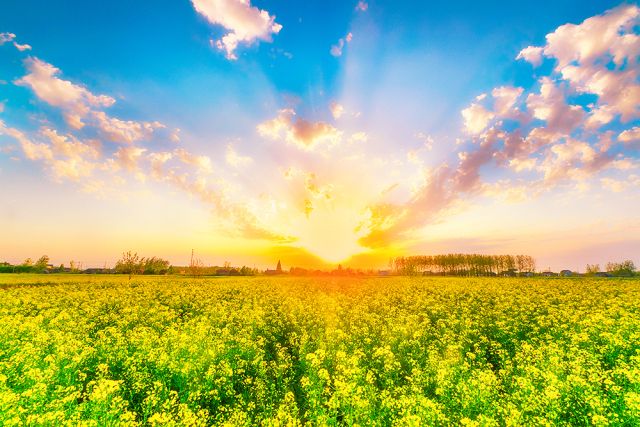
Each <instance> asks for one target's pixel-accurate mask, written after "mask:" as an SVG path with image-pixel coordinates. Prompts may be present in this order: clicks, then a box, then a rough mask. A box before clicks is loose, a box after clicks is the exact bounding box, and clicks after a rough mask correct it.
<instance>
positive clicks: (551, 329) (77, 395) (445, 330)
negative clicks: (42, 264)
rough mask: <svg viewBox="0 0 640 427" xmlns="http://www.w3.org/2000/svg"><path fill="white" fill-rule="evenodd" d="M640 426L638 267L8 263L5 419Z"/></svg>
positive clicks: (1, 307) (1, 388)
mask: <svg viewBox="0 0 640 427" xmlns="http://www.w3.org/2000/svg"><path fill="white" fill-rule="evenodd" d="M65 424H66V425H73V426H75V425H99V426H103V425H221V424H226V425H247V426H253V425H269V426H276V425H300V424H310V425H362V426H364V425H467V426H472V425H482V426H493V425H496V426H509V425H607V424H609V425H626V426H632V425H640V281H639V280H637V279H636V280H622V279H509V278H505V279H495V278H490V279H465V278H372V279H332V278H322V279H300V278H285V277H279V278H264V277H252V278H211V279H186V278H175V277H153V278H148V277H140V278H134V279H133V280H131V282H129V281H128V280H126V278H123V277H119V276H102V277H100V276H80V275H78V276H45V275H41V276H33V275H20V276H13V275H0V425H4V426H11V425H65Z"/></svg>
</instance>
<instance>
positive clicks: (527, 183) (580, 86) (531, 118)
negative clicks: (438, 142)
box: [361, 5, 640, 247]
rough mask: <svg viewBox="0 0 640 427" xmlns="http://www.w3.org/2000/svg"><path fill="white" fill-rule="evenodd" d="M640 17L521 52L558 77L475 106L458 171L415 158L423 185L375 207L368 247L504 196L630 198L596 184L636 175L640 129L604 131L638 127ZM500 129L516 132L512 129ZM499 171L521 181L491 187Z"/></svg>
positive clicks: (616, 13) (586, 27)
mask: <svg viewBox="0 0 640 427" xmlns="http://www.w3.org/2000/svg"><path fill="white" fill-rule="evenodd" d="M639 15H640V12H639V9H638V7H637V6H635V5H622V6H620V7H618V8H615V9H612V10H610V11H607V12H605V13H604V14H602V15H598V16H595V17H592V18H589V19H587V20H585V21H584V22H583V23H581V24H577V25H574V24H566V25H563V26H561V27H559V28H558V29H556V30H555V31H553V32H552V33H550V34H549V35H548V36H547V38H546V44H545V45H544V46H542V47H534V46H529V47H527V48H525V49H523V50H522V51H521V52H520V54H519V55H518V58H517V59H525V60H527V61H529V62H531V63H533V64H534V65H536V66H537V65H540V64H541V63H542V59H543V57H546V58H549V59H551V60H553V61H555V67H554V68H553V69H552V71H551V73H550V74H549V75H546V76H543V77H541V78H540V79H539V82H538V83H539V85H538V86H537V88H536V89H534V90H532V91H531V92H529V93H525V91H524V90H523V89H522V88H516V87H509V86H502V87H497V88H495V89H493V90H492V91H491V92H490V96H489V95H487V94H482V95H480V96H478V97H476V98H475V100H473V101H472V103H471V104H470V106H469V107H467V108H465V109H464V110H463V111H462V116H463V118H464V130H465V132H466V133H467V135H469V136H471V137H472V141H473V144H471V145H469V144H467V143H468V142H469V141H467V140H460V142H461V143H460V144H459V145H460V146H461V147H470V149H469V148H467V149H466V150H465V151H461V152H458V153H457V154H458V161H457V164H456V166H454V167H450V166H448V165H446V164H443V165H441V166H439V167H434V168H427V167H424V165H422V164H421V163H420V162H419V161H418V157H417V156H416V155H415V153H413V152H410V153H409V155H408V156H409V161H410V162H414V163H416V164H418V165H421V166H422V167H424V172H423V176H424V181H423V183H422V185H421V186H420V187H419V188H417V189H415V191H414V192H413V193H412V196H411V197H410V198H409V199H408V200H407V201H406V202H404V203H389V202H380V203H378V204H372V205H371V206H370V208H369V211H368V212H369V216H368V218H367V219H366V221H364V223H363V226H362V227H363V228H364V229H366V230H368V233H366V235H365V236H364V237H363V238H362V239H361V244H363V245H364V246H368V247H378V246H385V245H389V244H391V243H392V242H395V241H398V240H400V241H402V240H403V239H406V238H407V236H408V233H409V232H410V231H413V230H415V229H419V228H421V227H424V226H425V225H428V224H432V223H434V221H437V220H438V219H439V218H442V216H443V215H444V214H445V213H446V212H448V211H449V210H450V209H452V208H454V207H456V206H457V205H458V204H460V203H462V201H463V200H469V197H470V196H473V195H479V194H484V195H485V196H491V197H496V196H498V195H505V194H506V195H508V197H507V198H508V199H509V200H519V199H522V197H523V195H525V194H526V195H527V197H534V196H536V195H539V194H541V193H543V192H545V191H549V190H551V189H554V188H558V187H560V186H565V185H569V186H572V187H570V188H574V189H575V188H581V189H584V188H587V187H588V186H589V185H590V184H589V183H592V182H600V183H601V185H602V186H603V187H605V188H608V189H610V190H612V191H625V190H628V189H629V188H631V187H629V186H626V185H623V183H622V182H621V181H619V180H614V179H611V178H599V175H600V174H603V173H605V171H616V170H619V171H630V170H632V169H633V168H637V161H635V160H634V157H633V156H634V155H635V154H634V151H633V149H634V148H633V147H634V146H633V145H632V144H631V143H635V142H637V141H639V140H640V129H639V128H638V127H637V126H636V127H630V128H627V129H622V130H621V131H618V132H614V131H612V130H607V131H605V132H603V131H600V127H602V126H604V125H607V124H609V123H611V122H613V121H615V120H616V119H617V118H619V119H620V122H621V125H622V126H624V124H625V123H627V122H629V121H631V120H634V119H636V118H638V117H639V113H638V108H639V106H640V91H639V89H638V88H639V85H638V81H639V77H640V62H639V61H638V59H639V58H640V42H639V41H638V40H639V37H638V35H637V34H636V32H637V31H638V30H637V29H638V25H639V24H640V22H639V21H638V17H639ZM576 93H577V94H581V93H588V94H592V95H596V101H595V102H594V103H592V104H590V105H572V103H571V102H570V101H569V99H570V97H569V95H570V94H571V95H575V94H576ZM502 119H511V122H510V123H509V125H508V126H507V125H506V124H505V122H504V121H503V120H502ZM616 133H618V136H617V141H619V142H622V143H623V144H627V148H626V150H627V151H626V152H625V151H622V152H621V151H620V150H619V149H615V150H614V149H613V147H614V143H615V140H614V135H615V134H616ZM491 166H493V168H491ZM496 167H498V168H507V170H508V171H509V173H510V174H516V175H515V177H513V178H512V176H513V175H510V176H509V178H505V179H501V180H500V181H499V182H497V183H488V182H485V179H486V178H483V173H482V171H483V170H485V169H486V170H487V171H492V173H491V174H492V175H493V174H494V172H493V171H494V168H496ZM625 173H628V172H625ZM519 176H526V178H518V177H519ZM630 176H636V175H630ZM598 180H599V181H598ZM512 190H513V191H512Z"/></svg>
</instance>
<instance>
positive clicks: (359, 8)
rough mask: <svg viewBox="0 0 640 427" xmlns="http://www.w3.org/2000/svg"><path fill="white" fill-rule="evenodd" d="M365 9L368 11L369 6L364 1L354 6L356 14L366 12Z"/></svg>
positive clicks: (361, 0)
mask: <svg viewBox="0 0 640 427" xmlns="http://www.w3.org/2000/svg"><path fill="white" fill-rule="evenodd" d="M367 9H369V4H368V3H367V2H366V1H364V0H360V1H359V2H358V4H356V10H357V11H358V12H366V11H367Z"/></svg>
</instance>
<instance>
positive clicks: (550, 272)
mask: <svg viewBox="0 0 640 427" xmlns="http://www.w3.org/2000/svg"><path fill="white" fill-rule="evenodd" d="M541 276H542V277H554V276H557V274H556V273H554V272H553V271H543V272H542V273H541Z"/></svg>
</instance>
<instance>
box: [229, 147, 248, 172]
mask: <svg viewBox="0 0 640 427" xmlns="http://www.w3.org/2000/svg"><path fill="white" fill-rule="evenodd" d="M225 160H226V161H227V164H229V165H230V166H233V167H234V168H239V167H243V166H248V165H250V164H251V163H253V159H252V158H251V157H249V156H241V155H240V154H238V152H237V151H236V150H235V148H233V145H231V144H229V145H227V151H226V153H225Z"/></svg>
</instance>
